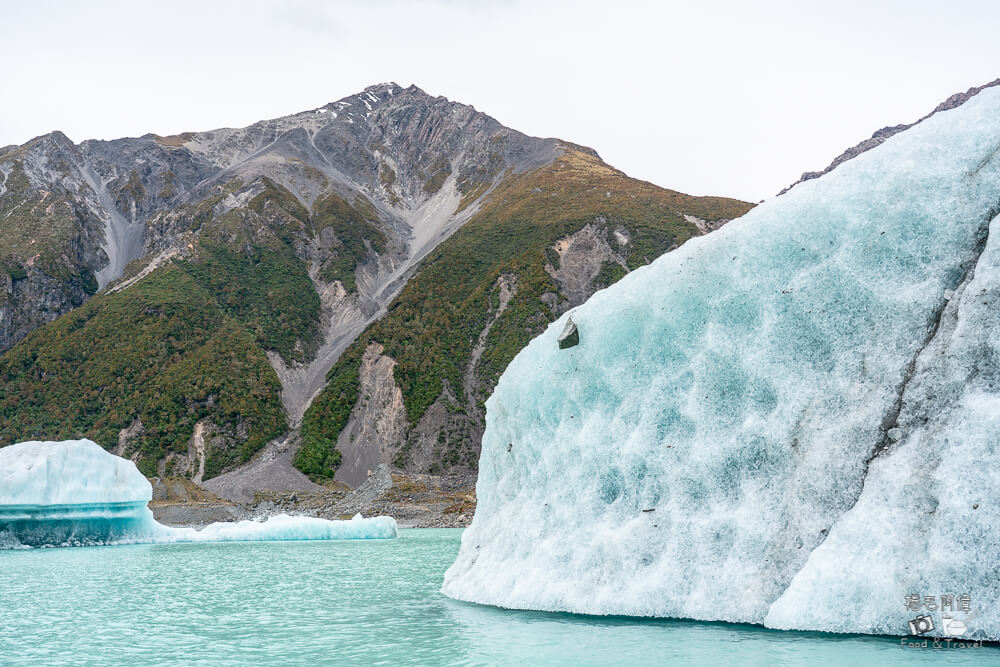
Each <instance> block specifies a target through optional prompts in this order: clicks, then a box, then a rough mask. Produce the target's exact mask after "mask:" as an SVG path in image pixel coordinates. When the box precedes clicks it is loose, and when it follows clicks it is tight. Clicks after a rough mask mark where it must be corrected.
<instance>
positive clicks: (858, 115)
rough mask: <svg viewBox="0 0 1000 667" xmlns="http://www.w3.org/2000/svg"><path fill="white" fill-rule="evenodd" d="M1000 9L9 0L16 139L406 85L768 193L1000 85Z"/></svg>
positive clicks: (223, 122) (302, 103)
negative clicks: (875, 135) (879, 133)
mask: <svg viewBox="0 0 1000 667" xmlns="http://www.w3.org/2000/svg"><path fill="white" fill-rule="evenodd" d="M998 26H1000V3H998V2H989V1H987V0H983V1H979V2H974V1H970V0H949V1H948V2H944V1H940V0H937V1H925V0H911V1H909V2H904V1H898V2H897V1H886V2H876V1H875V0H870V1H869V2H855V1H854V0H830V1H829V2H824V3H818V2H817V3H810V2H808V1H807V0H798V1H795V2H792V1H788V2H784V1H778V0H774V1H768V0H761V1H757V2H742V1H739V0H710V1H706V0H701V1H698V2H683V3H682V2H630V1H627V0H625V1H623V0H618V1H616V2H608V1H607V0H605V1H603V2H589V1H580V2H546V1H534V2H529V1H524V2H522V1H518V0H509V1H503V2H458V1H454V0H453V1H448V0H409V1H405V0H367V1H364V0H358V1H356V2H335V1H329V2H320V1H312V2H308V1H305V0H300V1H293V2H279V1H278V0H271V1H269V2H258V1H257V0H241V1H239V2H228V1H215V0H200V1H198V2H190V1H188V0H180V1H179V0H171V1H170V2H162V3H156V4H154V3H151V2H141V1H139V0H131V1H130V2H110V1H106V2H93V1H92V2H46V1H44V0H35V2H31V3H27V2H20V1H15V0H0V90H2V91H3V92H2V97H0V146H3V145H6V144H20V143H23V142H25V141H27V140H28V139H30V138H32V137H34V136H37V135H39V134H44V133H46V132H49V131H51V130H53V129H61V130H63V131H64V132H66V134H67V135H69V136H70V138H71V139H73V140H74V141H81V140H83V139H88V138H101V139H111V138H116V137H121V136H137V135H141V134H145V133H146V132H156V133H158V134H173V133H178V132H182V131H187V130H208V129H213V128H216V127H225V126H229V127H238V126H243V125H248V124H250V123H252V122H254V121H256V120H260V119H263V118H272V117H275V116H280V115H285V114H289V113H294V112H297V111H302V110H305V109H310V108H314V107H318V106H320V105H322V104H325V103H327V102H329V101H333V100H336V99H339V98H341V97H344V96H346V95H349V94H352V93H355V92H358V91H360V90H361V89H362V88H364V87H365V86H368V85H370V84H373V83H380V82H383V81H395V82H397V83H399V84H401V85H403V86H406V85H409V84H411V83H415V84H416V85H418V86H420V87H421V88H423V89H424V90H426V91H427V92H429V93H431V94H435V95H444V96H446V97H448V98H450V99H453V100H458V101H460V102H464V103H467V104H472V105H473V106H475V107H476V108H477V109H479V110H481V111H484V112H486V113H488V114H490V115H492V116H494V117H495V118H497V119H498V120H499V121H500V122H502V123H504V124H505V125H508V126H510V127H513V128H515V129H518V130H521V131H522V132H526V133H528V134H532V135H537V136H557V137H560V138H563V139H566V140H570V141H574V142H577V143H581V144H585V145H588V146H591V147H593V148H595V149H597V151H598V152H599V153H600V154H601V156H602V157H603V158H604V159H605V160H606V161H607V162H609V163H610V164H612V165H614V166H616V167H619V168H620V169H622V170H624V171H626V172H627V173H629V174H630V175H632V176H635V177H638V178H643V179H646V180H649V181H652V182H654V183H656V184H658V185H662V186H664V187H668V188H673V189H676V190H681V191H684V192H689V193H691V194H717V195H727V196H735V197H741V198H744V199H749V200H754V201H756V200H759V199H763V198H766V197H770V196H772V195H774V194H775V193H776V192H777V191H778V190H780V189H781V188H782V187H784V186H785V185H788V184H789V183H791V182H792V181H794V180H796V179H797V178H798V176H799V174H800V173H801V172H803V171H807V170H814V169H821V168H823V167H825V166H826V165H827V164H828V163H829V162H830V160H831V159H832V158H833V157H834V156H836V155H837V154H838V153H840V151H841V150H843V149H844V148H847V147H848V146H850V145H853V144H854V143H856V142H858V141H860V140H861V139H863V138H866V137H868V136H870V135H871V133H872V132H873V131H874V130H876V129H878V128H880V127H883V126H885V125H894V124H896V123H902V122H910V121H912V120H915V119H916V118H918V117H920V116H922V115H924V114H925V113H926V112H928V111H930V110H931V109H932V108H933V107H934V106H935V105H937V103H938V102H940V101H941V100H943V99H944V98H945V97H947V96H948V95H950V94H951V93H953V92H957V91H960V90H965V89H967V88H969V87H970V86H973V85H977V84H981V83H985V82H987V81H990V80H992V79H994V78H997V77H1000V48H998V47H997V37H996V35H995V33H996V30H997V27H998Z"/></svg>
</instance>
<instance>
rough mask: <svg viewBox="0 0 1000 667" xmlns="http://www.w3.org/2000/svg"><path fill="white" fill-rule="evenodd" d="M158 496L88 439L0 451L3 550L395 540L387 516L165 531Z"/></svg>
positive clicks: (128, 466) (127, 464)
mask: <svg viewBox="0 0 1000 667" xmlns="http://www.w3.org/2000/svg"><path fill="white" fill-rule="evenodd" d="M152 494H153V490H152V486H151V485H150V484H149V481H148V480H147V479H146V478H145V477H144V476H143V475H142V474H141V473H140V472H139V470H138V469H137V468H136V467H135V464H134V463H132V462H131V461H128V460H126V459H122V458H120V457H118V456H115V455H113V454H110V453H108V452H106V451H105V450H104V449H102V448H101V447H100V445H98V444H96V443H94V442H91V441H90V440H68V441H63V442H37V441H35V442H23V443H19V444H16V445H11V446H9V447H5V448H0V549H4V548H8V549H9V548H22V547H30V546H85V545H105V544H138V543H166V542H237V541H268V540H341V539H387V538H393V537H396V536H397V528H396V521H395V520H394V519H392V518H391V517H385V516H380V517H374V518H368V519H365V518H362V517H361V515H357V516H355V517H354V518H353V519H351V520H350V521H328V520H326V519H318V518H313V517H299V516H288V515H284V514H283V515H280V516H274V517H270V518H269V519H267V520H266V521H250V520H247V521H240V522H236V523H213V524H211V525H209V526H206V527H204V528H202V529H199V530H196V529H194V528H183V527H182V528H177V527H170V526H164V525H162V524H160V523H157V521H156V520H155V519H154V518H153V513H152V511H151V510H150V509H149V507H148V506H147V503H148V502H149V501H150V500H151V499H152Z"/></svg>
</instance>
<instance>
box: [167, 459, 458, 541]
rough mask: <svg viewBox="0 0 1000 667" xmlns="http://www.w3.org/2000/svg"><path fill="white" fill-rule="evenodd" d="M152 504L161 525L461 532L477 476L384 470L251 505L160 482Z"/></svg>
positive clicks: (262, 496) (267, 495) (263, 494)
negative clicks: (376, 522)
mask: <svg viewBox="0 0 1000 667" xmlns="http://www.w3.org/2000/svg"><path fill="white" fill-rule="evenodd" d="M152 483H153V501H152V502H151V503H150V504H149V506H150V509H152V510H153V515H154V516H155V517H156V520H157V521H159V522H160V523H164V524H167V525H173V526H203V525H206V524H209V523H213V522H216V521H241V520H244V519H264V518H267V517H269V516H273V515H276V514H297V515H303V516H315V517H320V518H324V519H350V518H351V517H352V516H354V515H355V514H358V513H360V514H362V515H363V516H379V515H385V516H391V517H393V518H394V519H396V521H397V522H398V523H399V525H400V526H401V527H408V528H460V527H465V526H468V525H469V522H471V521H472V515H473V513H474V512H475V509H476V489H475V486H476V476H475V474H466V475H454V476H447V477H439V476H435V475H424V474H416V473H406V472H402V471H399V470H391V469H390V468H389V466H387V465H384V464H383V465H379V466H378V467H377V468H376V469H375V470H374V471H373V472H372V473H371V475H369V476H368V479H367V480H366V481H365V482H364V483H363V484H361V485H360V486H358V488H356V489H351V488H349V487H348V486H346V485H343V484H339V483H336V482H333V483H331V484H329V485H327V486H323V487H319V488H320V490H318V491H258V492H257V493H256V494H255V495H254V498H253V500H252V501H251V502H248V503H242V504H241V503H233V502H229V501H226V500H224V499H222V498H220V497H218V496H216V495H214V494H212V493H211V492H209V491H206V490H205V489H203V488H202V487H200V486H198V485H197V484H194V483H193V482H190V481H188V480H182V479H159V478H154V479H153V480H152Z"/></svg>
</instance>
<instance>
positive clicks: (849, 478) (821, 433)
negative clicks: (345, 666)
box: [443, 89, 1000, 639]
mask: <svg viewBox="0 0 1000 667" xmlns="http://www.w3.org/2000/svg"><path fill="white" fill-rule="evenodd" d="M997 119H1000V90H995V89H990V90H985V91H983V92H982V93H980V94H979V95H978V96H976V97H975V98H973V99H971V100H970V101H969V102H967V103H966V104H964V105H963V106H961V107H959V108H958V109H955V110H951V111H947V112H942V113H939V114H936V115H935V116H933V117H931V118H929V119H927V120H926V121H924V122H923V123H921V124H919V125H917V126H915V127H913V128H911V129H909V130H907V131H906V132H903V133H901V134H898V135H896V136H894V137H892V138H891V139H889V140H887V141H886V142H885V143H884V144H883V145H882V146H880V147H879V148H877V149H874V150H872V151H870V152H867V153H865V154H863V155H860V156H858V157H857V158H855V159H853V160H850V161H849V162H846V163H844V164H842V165H841V166H840V167H838V168H837V169H836V170H834V171H833V172H831V173H829V174H827V175H825V176H823V177H822V178H819V179H816V180H813V181H809V182H806V183H802V184H800V185H798V186H796V187H795V188H794V189H793V190H792V191H790V192H789V193H788V194H786V195H784V196H782V197H780V198H777V199H775V200H772V201H769V202H766V203H764V204H762V205H761V206H759V207H757V208H756V209H754V210H753V211H751V212H750V213H749V214H747V215H746V216H744V217H743V218H742V219H740V220H737V221H735V222H733V223H730V224H729V225H727V226H726V227H724V228H723V229H722V230H720V231H718V232H715V233H713V234H711V235H709V236H707V237H702V238H698V239H694V240H692V241H689V242H688V243H687V244H685V245H684V246H682V247H681V248H680V249H678V250H676V251H674V252H672V253H669V254H667V255H665V256H664V257H662V258H660V259H658V260H657V261H655V262H653V263H652V264H651V265H650V266H648V267H645V268H643V269H639V270H637V271H634V272H633V273H631V274H630V275H628V276H626V277H625V278H623V279H622V280H621V281H620V282H619V283H617V284H616V285H614V286H612V287H611V288H609V289H607V290H604V291H602V292H599V293H597V294H595V295H594V297H593V298H591V299H590V300H589V301H588V302H587V303H586V304H584V305H583V306H581V307H579V308H577V309H575V310H574V311H573V312H572V317H573V320H574V322H575V323H576V324H577V326H578V327H579V330H580V332H581V338H580V340H581V342H580V344H579V345H577V346H575V347H572V348H569V349H560V347H559V345H558V342H557V337H558V336H559V333H560V332H561V331H562V330H563V328H564V326H565V324H566V320H567V319H568V317H569V315H568V314H567V315H564V316H563V318H561V319H560V320H558V321H556V322H555V323H553V324H552V325H551V326H550V327H549V328H548V329H547V330H546V332H545V333H543V334H542V335H541V336H539V337H538V338H536V339H535V340H534V341H532V342H531V343H530V344H529V345H528V346H527V347H526V348H525V349H524V350H523V351H522V352H521V353H520V354H519V355H518V356H517V357H516V358H515V359H514V361H513V362H512V363H511V364H510V366H509V367H508V369H507V371H506V372H505V373H504V374H503V376H502V377H501V379H500V381H499V383H498V385H497V388H496V391H495V392H494V394H493V396H492V397H491V398H490V399H489V400H488V401H487V415H486V432H485V435H484V437H483V451H482V457H481V461H480V474H479V481H478V484H477V496H478V506H477V509H476V514H475V518H474V519H473V522H472V525H471V526H470V527H469V528H468V529H467V530H466V532H465V534H464V535H463V538H462V548H461V551H460V553H459V555H458V558H457V559H456V561H455V563H454V564H453V565H452V567H451V568H450V569H449V571H448V572H447V574H446V576H445V581H444V586H443V592H444V593H445V594H447V595H450V596H452V597H455V598H459V599H463V600H469V601H474V602H481V603H487V604H495V605H499V606H503V607H511V608H527V609H543V610H561V611H572V612H579V613H594V614H624V615H643V616H666V617H683V618H694V619H704V620H726V621H734V622H750V623H760V624H764V625H767V626H769V627H775V628H785V629H791V628H797V629H807V630H825V631H834V632H862V633H886V634H907V633H908V621H909V620H910V619H912V618H913V617H915V616H917V615H918V614H930V615H932V616H933V617H934V618H935V620H936V627H937V628H939V629H940V628H941V627H942V625H941V622H942V620H943V619H942V612H941V611H940V609H937V607H938V602H939V601H940V599H941V596H948V595H954V596H955V597H956V598H958V597H959V596H963V597H964V596H968V598H966V599H967V600H969V601H970V607H971V610H972V611H975V610H977V609H978V612H977V613H973V614H972V615H971V616H970V617H969V620H968V623H967V630H968V635H971V636H978V637H987V638H990V639H1000V608H998V607H996V606H993V608H992V609H991V608H990V605H991V604H992V602H993V601H994V600H995V599H996V598H997V593H998V592H1000V591H998V590H997V589H998V588H1000V531H998V530H997V529H998V528H1000V507H998V501H997V499H998V498H1000V330H998V329H1000V321H998V315H997V313H1000V229H998V228H997V226H998V225H1000V222H998V220H997V219H996V216H997V214H998V213H1000V121H998V120H997ZM914 595H917V596H919V598H920V600H921V603H920V605H919V606H908V605H907V604H906V602H907V600H912V599H913V598H912V597H911V598H908V597H907V596H914ZM927 598H932V599H933V600H934V601H935V603H934V607H933V608H932V607H931V606H924V605H925V600H926V599H927ZM956 611H961V609H959V608H956ZM962 615H963V614H961V613H956V614H955V616H956V617H961V616H962Z"/></svg>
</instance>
